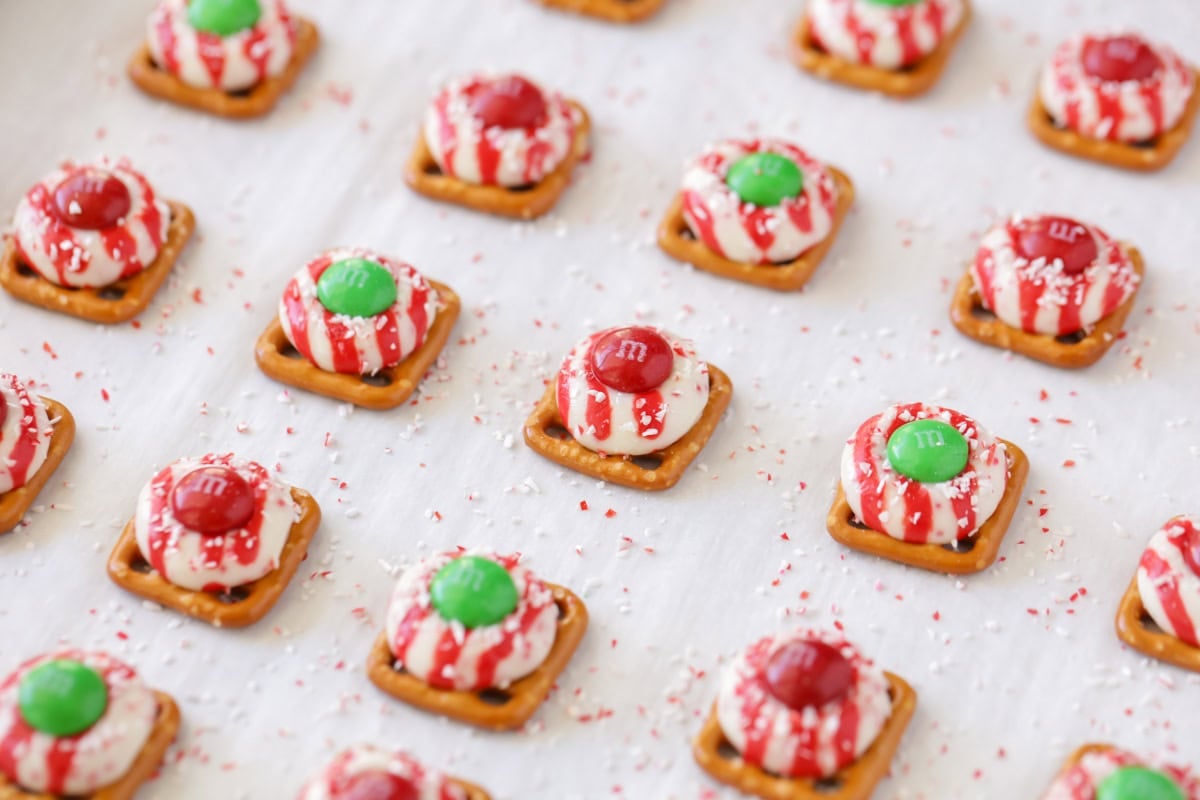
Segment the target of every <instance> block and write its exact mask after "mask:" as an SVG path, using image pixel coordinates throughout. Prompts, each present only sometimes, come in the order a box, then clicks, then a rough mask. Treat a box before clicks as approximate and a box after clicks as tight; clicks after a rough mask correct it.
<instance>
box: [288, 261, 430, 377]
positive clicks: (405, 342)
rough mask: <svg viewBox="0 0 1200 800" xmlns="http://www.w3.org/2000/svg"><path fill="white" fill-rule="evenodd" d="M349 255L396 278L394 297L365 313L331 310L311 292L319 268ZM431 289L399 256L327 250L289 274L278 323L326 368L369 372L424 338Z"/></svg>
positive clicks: (402, 355) (306, 354)
mask: <svg viewBox="0 0 1200 800" xmlns="http://www.w3.org/2000/svg"><path fill="white" fill-rule="evenodd" d="M351 258H362V259H366V260H368V261H373V262H375V263H377V264H379V265H380V266H382V267H384V268H385V269H386V270H387V271H388V272H390V273H391V274H392V277H393V278H395V279H396V302H395V303H393V304H392V305H391V307H389V308H388V309H386V310H385V311H382V312H380V313H378V314H376V315H374V316H371V317H352V316H348V315H345V314H335V313H333V312H332V311H330V310H329V309H327V308H325V306H323V305H322V304H321V301H320V299H319V298H318V297H317V281H318V280H320V278H321V275H322V274H323V273H324V272H325V270H327V269H329V267H331V266H333V265H334V264H336V263H338V262H340V261H343V260H345V259H351ZM437 311H438V295H437V291H436V290H434V288H433V287H432V286H430V285H429V282H428V281H427V280H426V279H425V277H424V276H423V275H422V274H421V273H419V272H417V270H416V269H415V268H414V267H412V266H411V265H409V264H406V263H404V262H403V261H398V260H396V259H392V258H389V257H387V256H384V255H380V254H379V253H375V252H373V251H371V250H368V249H365V248H361V247H341V248H336V249H333V250H328V251H326V252H324V253H322V254H321V255H319V256H317V257H316V258H314V259H313V260H312V261H310V262H309V263H308V264H307V265H306V266H305V267H303V268H302V269H301V270H300V271H299V272H297V273H296V274H295V276H293V277H292V279H291V280H290V281H289V282H288V285H287V287H286V288H285V289H284V292H283V297H281V298H280V300H279V324H280V325H281V326H283V332H284V335H286V336H287V338H288V341H289V342H291V343H292V346H293V347H295V348H296V350H297V352H299V353H300V355H302V356H304V357H305V358H307V359H308V360H309V361H311V362H312V363H313V364H315V365H316V366H318V367H320V368H321V369H323V370H325V371H326V372H340V373H344V374H347V375H373V374H375V373H376V372H378V371H379V370H381V369H387V368H389V367H393V366H395V365H396V364H399V363H400V362H401V361H403V360H404V359H406V358H408V357H409V356H410V355H412V353H413V352H414V351H415V350H416V349H417V348H418V347H420V346H421V345H422V344H424V343H425V337H426V336H427V335H428V333H429V328H430V326H431V325H433V320H434V318H435V317H436V316H437Z"/></svg>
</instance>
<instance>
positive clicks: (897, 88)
mask: <svg viewBox="0 0 1200 800" xmlns="http://www.w3.org/2000/svg"><path fill="white" fill-rule="evenodd" d="M970 16H971V8H970V5H969V3H968V0H808V4H807V8H806V11H805V14H804V16H803V17H802V18H801V20H800V24H799V26H798V27H797V29H796V34H795V37H794V42H793V56H794V58H795V61H796V63H797V64H798V65H799V66H800V67H801V68H802V69H804V70H807V71H808V72H811V73H813V74H814V75H817V76H818V77H821V78H825V79H828V80H831V81H836V82H838V83H843V84H846V85H848V86H853V87H855V88H858V89H867V90H871V91H877V92H883V93H885V94H889V95H893V96H896V97H912V96H915V95H919V94H922V93H924V92H926V91H928V90H929V89H930V88H932V87H933V85H934V84H935V83H937V81H938V79H939V78H940V77H941V75H942V72H943V71H944V70H945V68H946V62H947V61H948V60H949V58H950V54H951V53H952V52H953V50H954V46H955V44H956V43H957V42H958V39H959V37H960V36H962V33H963V31H964V30H965V29H966V27H967V23H968V21H969V20H970Z"/></svg>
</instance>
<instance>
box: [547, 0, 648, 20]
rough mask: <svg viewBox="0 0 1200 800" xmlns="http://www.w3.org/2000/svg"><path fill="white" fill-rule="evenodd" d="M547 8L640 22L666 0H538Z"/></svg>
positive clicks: (601, 17)
mask: <svg viewBox="0 0 1200 800" xmlns="http://www.w3.org/2000/svg"><path fill="white" fill-rule="evenodd" d="M538 2H540V3H541V4H542V5H544V6H546V7H547V8H557V9H561V10H563V11H573V12H575V13H576V14H584V15H586V16H589V17H596V18H597V19H603V20H607V21H608V22H624V23H629V22H641V21H642V20H644V19H649V18H650V17H652V16H654V14H656V13H658V11H659V10H660V9H661V8H662V7H663V5H664V4H665V3H666V0H538Z"/></svg>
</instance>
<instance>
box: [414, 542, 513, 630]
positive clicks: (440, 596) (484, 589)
mask: <svg viewBox="0 0 1200 800" xmlns="http://www.w3.org/2000/svg"><path fill="white" fill-rule="evenodd" d="M429 595H430V599H432V600H433V607H434V608H435V609H437V612H438V613H439V614H441V615H442V618H443V619H448V620H453V621H456V622H461V623H462V624H463V625H464V626H465V627H468V628H481V627H483V626H484V625H495V624H496V623H497V622H500V621H501V620H503V619H504V618H505V617H507V616H508V615H509V614H511V613H512V612H513V611H514V610H516V607H517V600H518V599H519V598H518V597H517V585H516V584H515V583H513V579H512V577H511V576H510V575H509V574H508V570H506V569H505V568H504V567H502V566H500V565H499V564H497V563H496V562H495V561H492V560H491V559H489V558H483V557H481V556H462V557H461V558H456V559H454V560H453V561H451V562H450V563H449V564H447V565H446V566H444V567H442V568H441V569H439V570H438V571H437V574H436V575H434V576H433V582H432V583H431V584H430V586H429Z"/></svg>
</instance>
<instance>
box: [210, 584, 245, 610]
mask: <svg viewBox="0 0 1200 800" xmlns="http://www.w3.org/2000/svg"><path fill="white" fill-rule="evenodd" d="M212 596H213V597H214V598H215V599H216V601H217V602H218V603H224V604H225V605H228V606H232V605H236V604H237V603H240V602H242V601H243V600H245V599H247V598H248V597H250V590H249V589H247V588H246V587H245V586H234V587H233V588H232V589H226V590H225V591H223V592H213V593H212Z"/></svg>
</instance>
